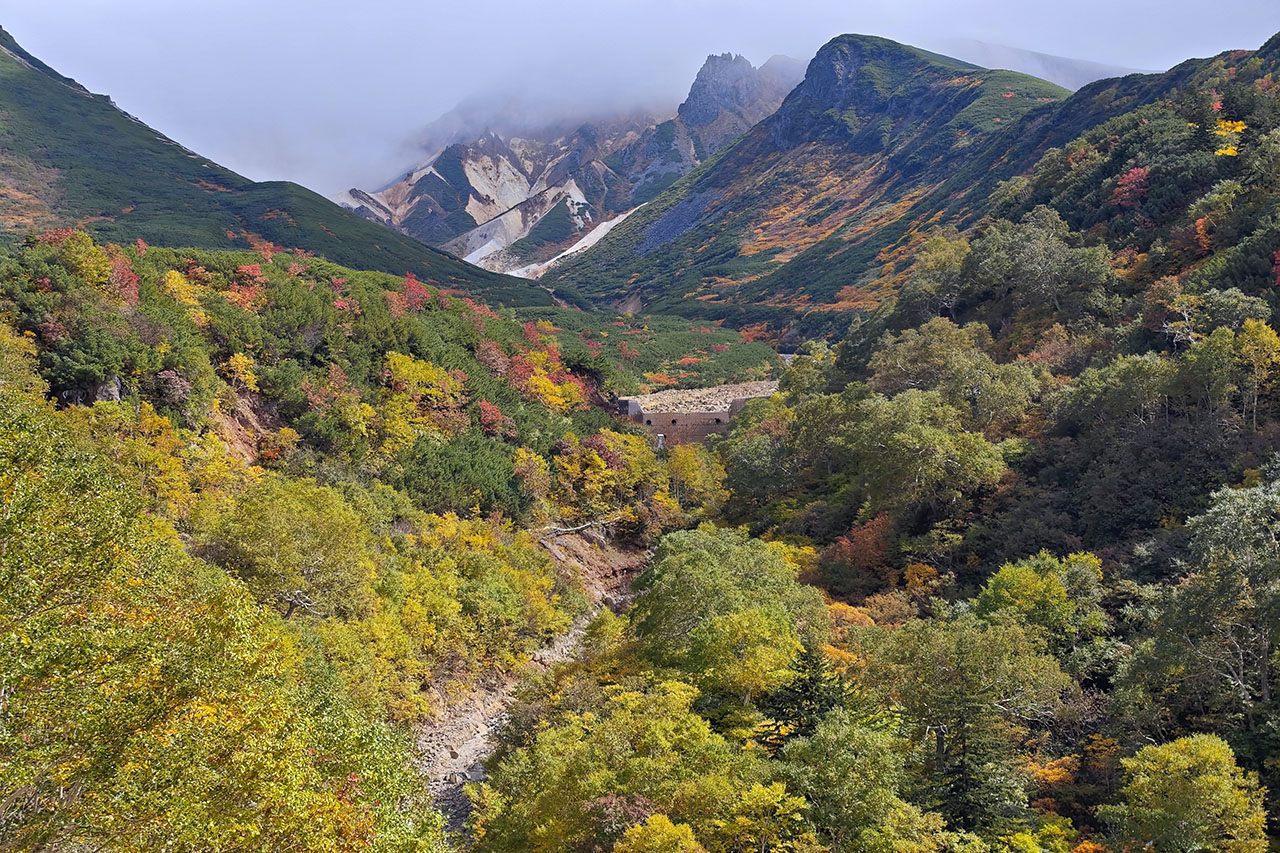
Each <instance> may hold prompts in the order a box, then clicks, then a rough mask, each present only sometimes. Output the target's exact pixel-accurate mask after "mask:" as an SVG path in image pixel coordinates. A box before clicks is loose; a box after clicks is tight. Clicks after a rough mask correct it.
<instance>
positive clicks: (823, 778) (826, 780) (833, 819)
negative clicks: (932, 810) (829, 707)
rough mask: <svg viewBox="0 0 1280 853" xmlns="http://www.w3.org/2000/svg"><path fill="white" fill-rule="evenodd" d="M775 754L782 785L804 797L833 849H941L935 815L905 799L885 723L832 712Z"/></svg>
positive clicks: (899, 763)
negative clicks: (867, 722)
mask: <svg viewBox="0 0 1280 853" xmlns="http://www.w3.org/2000/svg"><path fill="white" fill-rule="evenodd" d="M780 757H781V759H782V761H781V765H780V770H779V772H780V774H781V776H782V778H783V779H784V780H786V783H787V788H788V790H790V791H793V792H794V793H796V794H797V795H799V796H802V797H804V799H805V800H806V801H807V802H808V807H807V808H806V809H805V816H806V818H807V819H808V821H809V823H810V825H811V826H812V827H813V828H814V830H815V832H816V833H817V835H818V837H819V838H820V839H821V840H822V841H824V842H826V843H828V844H829V845H830V846H831V849H832V850H834V851H837V853H845V851H848V853H854V851H875V853H880V852H881V851H883V852H884V853H890V851H897V850H903V849H910V850H917V851H921V853H925V851H931V850H940V849H943V843H944V842H943V839H942V837H941V836H942V830H943V820H942V818H941V817H940V816H939V815H937V814H925V813H923V812H921V811H920V810H919V809H918V808H917V807H916V806H914V805H911V804H910V803H908V802H907V801H906V799H905V795H906V792H907V791H908V790H909V788H910V787H911V780H910V778H909V776H908V774H907V771H906V767H905V764H904V762H905V758H906V750H905V749H903V744H902V743H900V742H899V741H898V740H897V739H896V738H895V737H894V736H893V735H892V734H891V733H890V732H889V731H887V730H886V729H885V727H884V726H878V727H869V726H867V725H865V724H860V723H859V721H857V720H855V718H854V717H852V716H851V715H849V714H848V713H847V712H844V711H840V710H837V711H834V712H832V713H831V714H830V715H829V716H827V717H825V718H824V719H823V720H822V721H821V722H820V723H818V724H817V726H815V727H814V730H813V732H812V733H811V734H810V735H808V736H806V737H803V738H799V739H796V740H793V741H791V742H790V743H788V744H787V745H786V747H784V748H783V750H782V753H781V756H780Z"/></svg>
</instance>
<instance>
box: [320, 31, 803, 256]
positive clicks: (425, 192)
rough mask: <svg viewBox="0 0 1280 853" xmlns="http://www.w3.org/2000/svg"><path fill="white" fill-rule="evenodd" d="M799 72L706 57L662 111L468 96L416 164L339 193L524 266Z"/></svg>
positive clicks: (603, 218)
mask: <svg viewBox="0 0 1280 853" xmlns="http://www.w3.org/2000/svg"><path fill="white" fill-rule="evenodd" d="M802 73H803V64H802V63H800V62H799V61H797V60H793V59H790V58H787V57H774V58H772V59H770V60H769V61H768V62H766V63H765V64H764V65H762V66H761V67H759V68H755V67H753V66H752V65H751V63H750V62H749V61H747V60H746V59H745V58H743V57H741V56H735V55H733V54H728V53H726V54H722V55H719V56H710V57H708V59H707V61H706V63H705V64H704V65H703V67H702V69H701V70H700V71H699V72H698V75H697V78H696V79H695V80H694V83H693V85H692V87H691V88H690V92H689V97H688V98H687V99H686V101H685V102H684V103H683V104H681V105H680V107H679V109H678V110H676V111H675V115H674V116H672V115H671V113H670V112H667V113H666V115H667V116H669V117H665V118H664V117H662V115H661V112H662V111H660V110H657V111H655V110H638V111H633V112H629V113H620V114H618V115H614V116H610V117H604V118H593V119H591V120H588V121H575V120H574V118H573V115H572V112H571V111H569V112H565V111H561V112H560V113H559V115H558V116H556V117H555V118H549V119H542V120H539V119H538V118H537V117H536V116H534V115H529V114H528V113H529V111H528V110H527V109H522V108H521V107H520V105H515V104H511V103H509V102H500V103H496V104H495V103H489V104H488V105H487V106H486V105H485V104H474V103H473V104H467V105H464V106H462V107H460V108H459V109H458V110H455V111H454V113H451V114H450V115H448V116H445V117H444V118H442V119H441V120H440V121H439V122H437V123H436V124H435V125H434V126H433V128H432V129H431V131H430V134H431V138H432V139H433V140H434V141H435V143H436V145H438V146H439V148H438V149H435V148H434V147H433V148H432V150H434V151H435V153H434V154H433V156H432V157H430V158H429V159H428V160H427V161H426V162H425V163H424V164H423V165H422V166H420V167H419V168H417V169H415V170H413V171H412V172H410V173H408V174H407V175H405V176H403V177H402V178H401V179H400V180H398V181H396V182H394V183H392V184H390V185H389V186H387V187H384V188H383V189H381V190H378V191H376V192H369V191H365V190H359V189H352V190H349V191H348V192H347V193H344V194H343V195H342V196H341V197H340V198H339V201H340V202H341V203H342V204H344V205H345V206H347V207H348V208H350V209H351V210H353V211H355V212H356V213H358V214H360V215H361V216H363V217H365V218H367V219H371V220H374V221H376V222H380V223H382V224H384V225H387V226H390V227H392V228H395V229H396V230H399V231H401V232H403V233H405V234H408V235H409V236H411V237H414V238H416V239H419V240H421V241H423V242H425V243H429V244H431V245H435V246H439V247H441V248H443V249H445V250H446V251H449V252H452V253H453V254H456V255H458V256H460V257H463V258H465V259H466V260H469V261H471V262H472V263H476V264H478V265H481V266H484V267H486V268H488V269H492V270H499V271H511V270H520V271H521V272H522V273H523V274H529V275H533V274H536V273H538V272H541V270H542V269H543V268H544V266H545V262H546V261H548V260H550V259H552V258H555V257H556V256H558V255H559V254H561V253H562V252H563V251H564V250H566V249H567V248H569V247H572V246H573V245H574V244H575V243H577V242H578V241H579V240H581V239H582V238H584V237H585V236H587V235H589V234H590V233H591V232H592V231H593V229H596V228H597V227H598V226H599V225H600V224H601V223H602V222H607V221H609V220H612V219H613V218H615V217H617V216H619V215H620V214H625V213H626V212H628V211H630V210H632V209H634V208H635V207H636V206H637V205H640V204H643V203H644V202H646V201H648V200H649V199H651V198H653V197H654V196H656V195H657V194H658V193H660V192H661V191H662V190H664V189H666V188H667V187H669V186H670V185H671V184H673V183H674V182H675V181H676V180H678V179H679V178H680V177H682V176H683V175H685V174H688V173H689V172H690V171H692V170H693V169H694V168H696V167H697V166H698V165H699V164H700V163H702V162H703V161H704V160H705V159H706V158H707V157H709V156H710V155H711V154H714V153H716V152H717V151H719V150H720V149H721V148H723V146H724V145H725V144H726V143H728V142H730V141H732V140H733V139H735V138H737V137H738V136H740V135H741V134H742V133H744V132H746V131H747V130H749V129H750V128H751V127H752V126H753V125H755V124H756V123H757V122H759V121H760V120H761V119H763V118H765V117H767V116H768V115H770V114H771V113H772V112H773V111H774V110H775V109H777V107H778V105H779V104H780V103H781V102H782V99H783V98H784V97H785V96H786V94H787V92H789V91H790V90H791V88H792V87H793V86H794V85H795V84H796V83H797V82H798V81H799V79H800V78H801V76H802ZM486 110H488V111H489V113H488V115H487V116H486ZM553 112H554V110H553ZM655 113H657V115H655Z"/></svg>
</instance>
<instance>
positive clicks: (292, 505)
mask: <svg viewBox="0 0 1280 853" xmlns="http://www.w3.org/2000/svg"><path fill="white" fill-rule="evenodd" d="M365 536H366V533H365V525H364V523H363V520H362V519H361V518H360V516H359V515H358V514H357V513H356V512H355V510H353V509H352V508H351V507H350V506H348V505H347V503H346V501H344V500H343V499H342V496H341V495H339V494H338V493H337V492H335V491H334V490H333V489H330V488H328V487H325V486H317V485H315V484H313V483H307V482H304V481H301V480H290V479H286V478H284V477H280V476H275V475H268V476H266V477H264V478H263V479H262V481H261V482H259V483H258V484H256V485H254V486H252V487H251V488H250V489H249V490H248V491H247V492H246V493H245V494H244V495H242V496H240V497H239V498H238V499H237V500H236V501H235V504H234V505H233V506H232V508H231V509H230V510H229V511H228V512H227V513H225V514H224V515H223V516H222V517H220V518H219V519H218V520H217V522H216V523H215V525H214V526H213V529H212V531H211V532H210V534H209V535H208V537H207V541H206V546H205V547H206V549H207V550H208V553H209V555H210V556H211V557H212V559H214V560H215V561H216V562H217V563H218V564H219V565H221V566H223V567H225V568H226V569H227V570H228V571H231V572H234V573H235V574H236V575H237V576H238V577H240V578H242V579H243V580H244V582H245V583H246V584H247V585H248V587H249V589H250V590H251V591H252V592H253V594H254V596H255V597H256V598H257V599H258V600H259V601H260V602H262V603H264V604H270V605H272V606H273V607H276V608H278V609H279V610H280V611H281V613H282V614H283V615H284V616H285V618H288V617H290V616H292V615H294V614H295V613H299V612H301V613H308V614H311V615H315V616H334V615H339V616H340V615H353V614H358V613H360V612H362V611H363V610H364V609H365V608H366V607H367V606H368V605H369V602H370V596H371V592H370V589H369V581H370V578H371V571H372V568H373V564H372V562H371V561H370V556H369V553H368V549H367V547H366V542H365Z"/></svg>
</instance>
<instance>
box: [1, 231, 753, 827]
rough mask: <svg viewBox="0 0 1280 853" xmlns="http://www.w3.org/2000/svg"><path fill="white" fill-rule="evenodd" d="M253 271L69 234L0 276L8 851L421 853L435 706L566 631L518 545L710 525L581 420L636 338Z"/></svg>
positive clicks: (651, 462) (539, 574) (382, 289)
mask: <svg viewBox="0 0 1280 853" xmlns="http://www.w3.org/2000/svg"><path fill="white" fill-rule="evenodd" d="M267 255H269V256H270V257H264V256H263V255H262V254H245V253H239V254H238V253H230V252H201V251H196V250H183V251H174V250H167V249H157V248H147V247H143V246H135V247H131V248H129V249H128V250H124V249H121V248H120V247H118V246H107V247H100V246H98V245H96V244H95V243H94V242H93V241H92V239H91V238H90V237H88V236H87V235H86V234H85V233H83V232H79V231H69V230H64V231H53V232H48V233H45V234H42V235H39V236H36V237H32V238H31V239H29V240H28V241H27V242H26V243H25V245H24V246H23V247H22V248H21V249H20V250H18V251H16V252H14V253H12V254H9V255H6V256H4V257H3V259H2V260H0V312H3V314H4V316H5V317H6V318H7V319H8V321H9V322H10V323H13V324H14V325H13V326H12V327H8V326H6V330H5V331H4V332H3V342H4V353H5V358H4V364H3V370H4V374H3V377H0V381H2V383H3V389H4V393H3V394H0V411H2V412H3V415H2V417H3V419H4V427H3V429H2V430H0V436H2V438H0V442H2V444H3V448H4V449H3V459H4V461H3V464H2V465H0V472H2V475H0V476H2V477H3V479H2V480H0V482H3V494H4V516H3V518H4V520H3V526H4V531H5V532H4V533H3V542H4V547H3V549H0V566H2V567H3V568H2V571H0V614H3V616H2V617H0V618H2V619H3V626H4V628H3V631H2V632H0V642H3V643H4V659H5V661H6V663H5V667H4V670H3V676H2V677H3V687H4V696H5V700H4V704H3V705H2V706H0V778H3V780H4V782H3V797H2V802H3V805H2V807H0V849H24V850H25V849H32V848H40V849H49V848H48V846H49V845H52V847H53V849H80V848H81V847H82V846H83V845H91V846H97V845H102V844H105V845H107V847H108V848H110V849H156V848H158V847H165V848H166V849H188V850H194V849H207V848H206V846H205V842H206V841H207V839H209V838H211V837H212V838H216V839H218V849H244V850H261V849H305V850H332V849H356V848H364V847H369V846H372V847H373V848H374V849H387V850H403V849H434V847H433V845H437V844H442V843H443V842H442V841H441V838H442V832H441V831H442V822H441V821H440V819H439V817H438V815H436V814H435V812H433V811H432V810H431V808H430V804H429V802H427V801H426V798H425V794H424V793H423V792H424V791H425V786H424V785H423V784H422V780H421V779H420V778H419V777H418V776H417V775H416V774H415V773H414V772H413V770H412V768H411V766H410V765H411V762H410V759H411V754H412V749H411V741H410V734H411V729H412V727H413V726H415V725H416V724H417V723H418V722H419V721H422V720H424V719H426V718H427V717H428V716H429V715H431V714H432V713H433V712H435V711H436V710H438V709H436V708H433V707H432V699H431V698H430V697H431V696H434V695H443V694H444V693H447V692H450V691H454V692H456V691H457V690H462V689H466V687H467V686H468V685H469V684H470V683H472V682H473V681H475V680H476V679H478V678H480V677H481V676H483V675H484V674H486V673H489V672H501V671H507V670H511V669H513V668H515V667H518V666H519V665H520V664H521V663H522V662H524V661H527V660H528V659H529V658H530V656H531V655H532V654H533V653H534V652H535V651H537V650H538V649H539V648H541V647H542V646H543V645H544V644H545V643H546V642H547V641H548V640H550V639H551V638H553V637H554V636H556V635H558V634H560V633H563V632H564V631H565V630H566V629H567V628H568V626H569V624H570V622H571V621H572V619H573V618H574V617H575V616H577V615H578V614H580V613H582V612H584V610H585V609H586V607H587V598H586V595H585V593H584V591H583V589H582V581H581V579H580V578H577V577H573V576H567V575H565V574H563V573H560V572H557V571H556V570H555V568H554V567H553V565H552V563H551V560H550V558H549V557H548V556H547V554H546V552H545V551H544V550H542V549H541V548H540V547H538V545H537V542H536V533H526V532H523V530H524V529H526V528H528V529H532V530H535V531H536V530H538V529H542V528H545V527H546V526H547V525H551V524H577V523H581V522H584V521H594V520H607V521H608V522H609V523H610V524H611V525H612V527H613V529H614V530H615V532H616V535H617V536H619V537H620V539H621V541H632V542H635V543H638V544H643V543H645V542H648V541H651V540H653V539H656V537H658V536H659V535H660V534H661V533H662V532H663V531H664V530H666V529H670V528H671V527H676V526H681V525H683V524H685V523H686V520H687V519H689V518H697V517H705V516H706V515H707V514H708V513H711V512H714V508H715V507H716V506H717V505H718V502H719V500H720V499H721V495H720V486H719V481H720V478H721V477H722V474H719V473H718V472H719V465H718V463H717V462H716V461H715V459H714V457H712V456H711V455H710V454H709V453H708V452H707V451H706V450H704V449H701V448H688V449H687V450H686V451H682V452H680V453H679V454H677V455H674V456H672V457H670V458H659V457H658V456H656V455H655V453H654V451H653V450H652V449H651V448H650V446H649V444H648V442H647V441H646V440H645V439H643V438H641V437H639V436H637V435H633V434H630V433H628V432H627V431H626V430H625V428H621V427H619V426H618V425H616V424H615V423H614V421H613V419H612V418H611V416H610V415H608V414H606V412H605V411H604V410H603V409H601V408H600V407H598V406H592V405H591V401H592V400H595V401H597V402H602V400H601V396H600V395H602V394H604V395H607V394H608V393H609V390H608V389H609V388H610V387H612V385H613V384H614V383H615V382H617V383H621V384H622V385H623V386H624V387H625V386H628V385H629V386H630V387H638V386H639V385H640V384H641V383H644V382H645V379H644V377H643V376H641V375H639V373H638V371H636V370H635V369H633V368H632V367H631V362H632V361H633V360H641V359H640V358H639V356H638V355H635V356H633V355H632V354H631V353H629V352H628V351H626V344H625V341H626V340H628V339H630V340H635V338H626V337H624V333H625V332H626V331H628V330H629V329H630V328H631V327H632V323H631V322H630V321H624V320H623V319H621V318H616V317H615V318H613V321H614V322H617V323H618V324H619V325H618V326H615V325H612V322H609V323H606V320H607V319H608V318H603V317H602V318H600V320H601V325H602V326H606V325H607V329H608V330H611V331H615V332H617V333H618V334H617V338H615V340H617V339H618V338H621V343H620V345H619V346H618V347H616V348H614V349H609V348H607V347H606V346H605V345H604V344H603V343H602V341H604V340H607V339H608V332H607V331H605V329H604V328H602V329H600V330H599V331H598V332H594V333H591V334H585V333H587V332H590V329H589V328H587V327H586V326H585V325H583V326H582V327H581V328H580V329H579V330H578V334H576V335H575V334H566V335H565V336H564V338H565V340H564V342H563V345H562V343H561V340H560V339H559V338H558V337H557V334H556V330H555V329H554V327H553V326H552V325H551V324H550V322H549V321H548V320H546V319H542V320H541V321H538V322H535V321H534V320H528V321H523V322H521V321H517V320H516V319H514V318H513V317H512V316H511V314H510V312H507V314H506V316H503V315H499V314H498V313H497V312H495V311H493V310H491V309H490V308H488V307H487V306H485V305H483V304H481V303H477V302H474V301H472V300H471V299H469V298H467V297H458V296H451V295H449V294H447V293H445V292H443V291H441V290H439V289H436V288H433V287H428V286H426V285H423V284H422V283H420V282H419V281H418V280H417V279H416V278H415V277H414V276H412V275H409V276H407V277H404V278H400V277H392V276H388V275H385V274H382V273H366V272H355V271H350V270H346V269H343V268H341V267H337V266H335V265H333V264H331V263H328V262H325V261H320V260H317V259H310V258H302V259H299V258H298V257H297V256H295V255H291V254H286V255H271V253H269V252H268V253H267ZM634 326H635V328H636V330H637V331H639V332H640V333H641V335H642V336H643V335H653V334H655V333H653V332H649V331H646V330H645V329H644V327H643V325H642V324H640V323H639V322H636V323H635V324H634ZM681 328H682V329H683V330H688V324H687V323H683V324H682V327H681ZM680 334H691V335H694V336H696V337H698V338H701V339H703V340H705V341H708V342H709V343H707V344H706V346H707V348H708V350H709V353H708V355H709V358H708V360H707V364H706V365H705V367H707V368H709V369H718V370H723V371H726V375H727V376H729V377H731V378H734V377H736V376H737V375H738V374H737V373H736V372H735V371H738V370H745V371H749V370H752V369H758V370H764V371H767V370H769V369H770V367H771V360H770V359H769V358H767V357H766V355H767V354H768V353H769V351H768V350H767V349H765V348H763V347H761V346H760V345H759V344H751V343H747V342H742V341H741V340H740V339H739V337H738V336H737V335H736V334H730V333H717V332H713V331H712V330H709V329H706V330H702V331H698V330H693V331H683V332H681V333H680ZM711 341H714V342H715V343H714V344H713V343H710V342H711ZM712 347H714V348H715V349H714V350H713V349H712ZM617 349H622V350H623V352H621V353H618V352H617V351H616V350H617ZM650 350H651V352H650V353H649V355H647V356H646V358H645V359H643V360H641V361H642V363H647V364H650V365H653V366H654V367H655V369H657V368H658V367H660V366H661V365H662V364H664V363H665V362H664V361H663V359H662V356H661V355H660V352H661V348H660V347H658V348H650ZM716 350H718V351H716ZM753 356H754V359H755V360H754V361H753V360H752V357H753ZM615 358H616V361H615V360H614V359H615ZM722 359H723V361H722ZM734 363H737V364H738V365H740V366H739V367H738V368H735V367H733V366H732V365H733V364H734ZM743 375H751V374H750V373H745V374H743ZM46 397H50V398H51V399H52V402H47V401H46V399H45V398H46ZM54 403H57V404H59V405H60V406H62V407H63V408H62V409H61V411H59V410H58V409H57V408H55V405H54ZM451 685H452V686H451ZM423 845H426V847H425V848H424V847H423Z"/></svg>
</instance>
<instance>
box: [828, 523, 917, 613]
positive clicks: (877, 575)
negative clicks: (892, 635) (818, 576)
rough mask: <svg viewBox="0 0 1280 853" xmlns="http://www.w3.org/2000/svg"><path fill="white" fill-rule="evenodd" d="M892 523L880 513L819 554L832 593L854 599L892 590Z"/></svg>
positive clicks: (895, 574)
mask: <svg viewBox="0 0 1280 853" xmlns="http://www.w3.org/2000/svg"><path fill="white" fill-rule="evenodd" d="M892 536H893V521H892V520H891V519H890V518H889V516H888V515H887V514H884V513H881V514H880V515H877V516H876V517H875V518H873V519H871V520H870V521H868V522H865V523H863V524H859V525H856V526H855V527H853V528H852V529H851V530H850V531H849V532H848V533H847V534H846V535H844V536H841V537H840V538H838V539H837V540H836V541H835V543H833V544H832V545H831V546H830V547H829V548H827V550H826V551H824V552H823V553H822V561H821V562H822V565H823V567H824V568H823V572H824V574H826V575H827V579H828V582H829V583H830V584H831V586H832V589H833V591H835V592H839V593H841V594H843V595H848V596H851V597H854V598H861V597H865V596H867V595H870V594H872V593H874V592H878V591H880V590H882V589H884V588H885V587H892V586H895V585H896V584H897V582H898V577H897V572H896V571H895V570H894V568H893V555H892V551H891V547H892V544H893V542H892Z"/></svg>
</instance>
